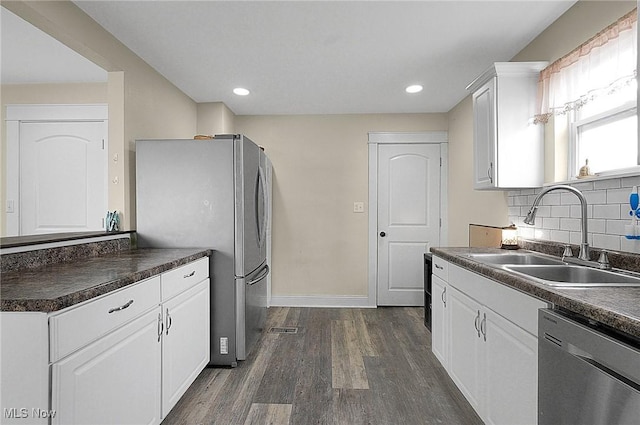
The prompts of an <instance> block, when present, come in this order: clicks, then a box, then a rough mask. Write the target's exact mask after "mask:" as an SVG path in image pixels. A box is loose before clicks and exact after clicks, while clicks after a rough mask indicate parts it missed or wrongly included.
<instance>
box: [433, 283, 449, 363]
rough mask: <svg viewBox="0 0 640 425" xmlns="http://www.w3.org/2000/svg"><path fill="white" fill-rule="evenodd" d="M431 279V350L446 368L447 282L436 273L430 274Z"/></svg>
mask: <svg viewBox="0 0 640 425" xmlns="http://www.w3.org/2000/svg"><path fill="white" fill-rule="evenodd" d="M431 279H432V280H431V306H432V310H431V319H432V323H431V351H433V354H434V355H435V356H436V358H437V359H438V360H440V363H442V366H444V368H445V369H448V367H449V365H448V361H447V360H448V355H449V353H448V351H449V350H447V341H448V338H447V333H448V331H449V329H448V326H449V320H448V317H447V313H448V310H447V296H448V294H447V283H446V282H445V281H444V280H442V279H440V278H439V277H438V276H436V275H432V277H431Z"/></svg>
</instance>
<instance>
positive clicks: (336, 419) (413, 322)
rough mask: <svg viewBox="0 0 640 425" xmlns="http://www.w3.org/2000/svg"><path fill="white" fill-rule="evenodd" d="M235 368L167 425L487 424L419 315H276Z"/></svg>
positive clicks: (405, 311) (211, 377) (188, 400)
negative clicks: (434, 349)
mask: <svg viewBox="0 0 640 425" xmlns="http://www.w3.org/2000/svg"><path fill="white" fill-rule="evenodd" d="M287 326H289V327H297V328H298V332H297V333H295V334H282V333H268V332H265V333H264V334H263V336H262V338H261V339H260V341H259V342H258V344H257V345H256V347H255V349H254V350H253V352H252V353H251V355H250V356H249V358H248V359H247V360H245V361H244V362H240V363H239V366H238V367H237V368H234V369H231V368H206V369H205V370H204V371H203V372H202V373H201V374H200V376H199V377H198V379H197V380H196V381H195V382H194V384H193V385H192V386H191V388H189V390H188V391H187V392H186V393H185V395H184V396H183V397H182V399H181V400H180V401H179V402H178V404H177V405H176V406H175V407H174V409H173V410H172V411H171V413H170V414H169V415H168V416H167V418H166V419H165V420H164V421H163V422H162V424H163V425H170V424H194V425H195V424H215V425H233V424H239V425H246V424H260V425H262V424H292V425H293V424H295V425H311V424H323V425H324V424H327V425H328V424H336V425H342V424H344V425H358V424H372V425H373V424H380V425H392V424H402V425H414V424H415V425H418V424H445V425H449V424H451V425H453V424H481V423H482V421H481V420H480V418H479V417H478V416H477V415H476V414H475V412H474V411H473V409H472V408H471V406H470V405H469V404H468V403H467V401H466V400H465V399H464V397H463V396H462V394H461V393H460V391H458V389H457V388H456V387H455V385H454V384H453V382H452V381H451V379H450V378H449V377H448V376H447V374H446V372H445V371H444V370H443V368H442V366H441V365H440V363H439V362H438V361H437V360H436V359H435V357H434V356H433V354H432V353H431V342H430V341H431V337H430V335H429V331H428V330H427V329H426V328H425V326H424V324H423V310H422V309H421V308H403V307H393V308H378V309H329V308H270V309H269V314H268V319H267V330H268V329H269V328H270V327H287Z"/></svg>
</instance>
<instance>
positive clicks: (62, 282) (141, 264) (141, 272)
mask: <svg viewBox="0 0 640 425" xmlns="http://www.w3.org/2000/svg"><path fill="white" fill-rule="evenodd" d="M211 253H212V251H211V250H207V249H196V248H194V249H132V250H124V251H120V252H116V253H109V254H107V255H100V256H95V257H89V258H82V259H79V260H77V261H70V262H59V263H54V264H49V265H44V266H42V267H38V268H34V269H28V270H18V271H8V272H3V273H2V277H1V283H0V311H36V312H52V311H57V310H61V309H63V308H66V307H69V306H72V305H74V304H77V303H80V302H82V301H86V300H89V299H91V298H95V297H98V296H100V295H104V294H106V293H108V292H111V291H114V290H117V289H120V288H123V287H125V286H127V285H130V284H132V283H134V282H137V281H140V280H143V279H147V278H149V277H151V276H154V275H157V274H160V273H162V272H165V271H167V270H171V269H174V268H177V267H179V266H182V265H184V264H187V263H189V262H192V261H195V260H197V259H200V258H203V257H206V256H210V255H211Z"/></svg>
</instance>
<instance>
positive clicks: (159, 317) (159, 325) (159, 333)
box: [158, 312, 164, 342]
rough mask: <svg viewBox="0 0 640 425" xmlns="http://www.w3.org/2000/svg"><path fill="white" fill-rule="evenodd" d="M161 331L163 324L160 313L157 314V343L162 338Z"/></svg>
mask: <svg viewBox="0 0 640 425" xmlns="http://www.w3.org/2000/svg"><path fill="white" fill-rule="evenodd" d="M162 331H164V322H163V321H162V312H160V313H158V342H160V338H162Z"/></svg>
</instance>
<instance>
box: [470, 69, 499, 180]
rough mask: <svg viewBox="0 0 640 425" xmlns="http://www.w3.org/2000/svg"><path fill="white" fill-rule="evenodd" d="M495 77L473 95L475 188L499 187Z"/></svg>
mask: <svg viewBox="0 0 640 425" xmlns="http://www.w3.org/2000/svg"><path fill="white" fill-rule="evenodd" d="M495 86H496V79H495V77H494V78H492V79H490V80H489V81H487V82H486V83H485V84H484V85H483V86H482V87H480V88H479V89H478V90H477V91H476V92H474V93H473V97H472V102H473V153H474V187H475V188H476V189H482V188H493V187H496V186H497V170H496V164H495V158H496V142H497V140H496V105H495Z"/></svg>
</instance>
